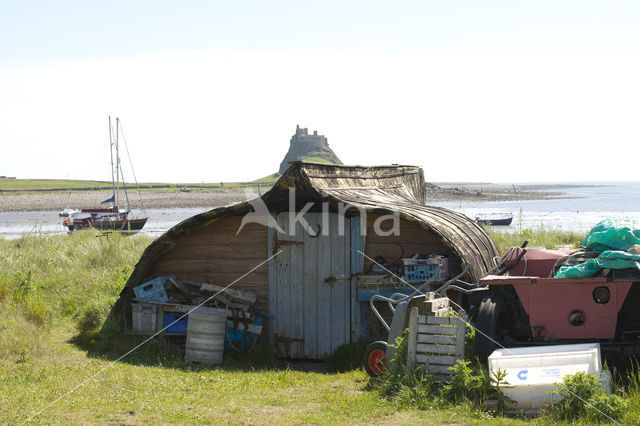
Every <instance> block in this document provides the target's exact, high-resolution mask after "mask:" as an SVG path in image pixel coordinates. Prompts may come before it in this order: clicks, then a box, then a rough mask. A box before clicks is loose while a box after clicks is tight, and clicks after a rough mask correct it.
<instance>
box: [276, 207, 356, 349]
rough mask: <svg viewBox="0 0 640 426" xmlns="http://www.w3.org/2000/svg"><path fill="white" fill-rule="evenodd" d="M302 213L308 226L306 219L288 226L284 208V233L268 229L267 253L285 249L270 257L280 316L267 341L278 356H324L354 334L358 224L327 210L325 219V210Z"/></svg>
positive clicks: (281, 224)
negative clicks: (354, 249) (354, 244)
mask: <svg viewBox="0 0 640 426" xmlns="http://www.w3.org/2000/svg"><path fill="white" fill-rule="evenodd" d="M292 214H293V213H292ZM303 218H304V220H305V221H306V223H308V224H309V228H308V229H305V227H303V225H302V223H300V222H302V221H298V222H297V223H294V224H293V226H294V227H295V229H290V228H291V226H290V223H289V213H288V212H284V213H280V214H278V216H277V217H276V222H277V223H278V226H279V228H280V230H281V231H283V232H279V231H278V230H276V229H273V228H269V230H268V241H269V242H268V245H269V256H272V255H273V254H275V253H277V252H278V251H279V250H282V252H281V253H280V254H279V255H278V256H276V257H275V258H274V259H272V260H271V261H270V262H269V310H270V312H271V313H272V314H274V315H275V316H276V319H275V320H272V321H270V325H269V326H270V330H269V340H270V342H271V344H272V347H274V348H275V350H276V353H277V355H278V356H279V357H283V358H294V359H296V358H297V359H323V358H324V357H326V356H327V355H329V354H330V353H332V352H333V351H334V350H335V349H336V348H337V347H338V346H340V345H342V344H345V343H350V342H351V339H352V335H353V328H352V326H354V323H355V298H354V296H355V289H354V288H352V287H353V286H354V280H353V279H352V277H351V272H352V271H351V269H352V267H351V264H352V253H351V243H350V242H351V239H352V238H353V236H352V235H351V230H352V225H354V224H352V220H353V219H350V218H344V217H342V219H340V217H339V215H338V214H337V213H328V214H326V216H325V218H324V223H323V214H322V213H307V214H305V215H304V216H303ZM357 219H358V224H359V218H357ZM303 223H304V222H303ZM341 223H342V224H341ZM354 227H355V228H357V229H358V231H359V225H358V226H354ZM358 233H359V232H358Z"/></svg>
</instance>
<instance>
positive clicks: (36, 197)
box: [0, 182, 598, 212]
mask: <svg viewBox="0 0 640 426" xmlns="http://www.w3.org/2000/svg"><path fill="white" fill-rule="evenodd" d="M593 186H598V185H570V184H568V185H557V184H553V185H540V184H537V185H515V186H513V185H498V184H493V183H484V182H480V183H478V182H438V183H435V184H427V194H426V199H427V204H429V202H446V201H460V202H486V201H517V200H545V199H550V198H553V199H558V198H573V197H567V196H566V194H564V193H562V192H559V191H558V190H561V189H563V188H583V187H593ZM552 190H554V191H552ZM264 191H265V189H262V190H261V193H264ZM258 195H259V194H258V191H257V190H256V189H251V190H250V191H248V192H245V191H239V190H219V189H217V190H204V189H202V190H197V189H195V190H191V191H189V192H181V191H166V192H165V191H158V190H156V191H144V192H142V201H143V202H142V203H141V202H140V198H139V196H138V194H137V192H136V191H131V193H130V194H129V200H130V203H131V208H132V209H137V210H141V209H142V208H143V205H144V208H147V209H163V208H197V207H203V208H207V207H211V208H214V207H219V206H224V205H228V204H231V203H234V202H238V201H244V200H246V199H247V198H251V197H255V196H258ZM110 196H111V192H110V191H68V192H55V193H37V192H32V193H21V194H9V193H4V194H2V195H0V211H2V212H18V211H57V210H62V209H64V208H65V207H72V208H83V207H84V208H89V207H96V206H98V205H99V204H100V202H101V201H103V200H106V199H107V198H109V197H110ZM123 201H124V200H123ZM121 204H122V203H121Z"/></svg>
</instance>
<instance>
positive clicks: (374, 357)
mask: <svg viewBox="0 0 640 426" xmlns="http://www.w3.org/2000/svg"><path fill="white" fill-rule="evenodd" d="M363 364H364V369H365V370H366V371H367V374H369V376H371V377H378V376H380V375H382V374H383V373H384V372H385V371H387V342H385V341H382V340H378V341H377V342H373V343H371V344H369V346H367V349H365V351H364V360H363Z"/></svg>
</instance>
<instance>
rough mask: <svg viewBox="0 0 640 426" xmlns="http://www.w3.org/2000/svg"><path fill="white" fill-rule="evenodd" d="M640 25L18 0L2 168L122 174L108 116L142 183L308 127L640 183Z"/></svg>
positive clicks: (384, 146)
mask: <svg viewBox="0 0 640 426" xmlns="http://www.w3.org/2000/svg"><path fill="white" fill-rule="evenodd" d="M638 22H640V3H639V2H637V1H615V0H613V1H588V0H582V1H561V0H556V1H544V0H540V1H516V0H510V1H456V0H451V1H401V0H400V1H397V2H389V1H386V2H383V1H345V0H343V1H331V0H325V1H322V2H311V1H300V0H298V1H252V0H245V1H242V2H237V1H236V2H232V1H224V2H223V1H195V0H191V1H189V0H185V1H182V2H176V1H161V0H153V1H151V0H137V1H130V0H128V1H123V0H122V1H121V0H115V1H109V2H104V1H97V0H78V1H66V0H60V1H56V2H51V1H43V0H1V1H0V147H1V149H2V152H1V153H0V175H7V176H16V177H18V178H69V179H96V180H110V178H111V172H110V165H109V133H108V128H107V124H108V121H107V120H108V117H109V116H111V117H113V118H115V117H119V118H120V122H121V124H122V128H123V133H124V135H125V138H126V142H127V148H128V150H129V153H130V157H131V159H132V161H133V166H134V169H135V175H136V177H137V179H138V180H139V181H142V182H185V183H186V182H219V181H245V180H253V179H257V178H260V177H263V176H266V175H268V174H271V173H274V172H276V171H277V169H278V166H279V163H280V161H281V160H282V158H283V157H284V154H285V153H286V151H287V149H288V147H289V140H290V138H291V136H292V135H293V133H294V132H295V127H296V125H298V124H299V125H300V126H301V127H308V128H309V130H310V131H313V130H318V133H320V134H323V135H325V136H327V138H328V141H329V145H330V146H331V147H332V149H333V150H334V151H335V152H336V154H337V155H338V156H339V157H340V158H341V159H342V161H343V162H344V163H345V164H360V165H381V164H391V163H398V164H411V165H418V166H422V167H423V168H424V171H425V177H426V179H427V180H429V181H434V182H443V181H475V182H479V181H484V182H550V181H554V182H556V181H603V180H612V181H619V180H638V179H639V178H638V174H637V171H636V170H637V164H638V163H637V159H638V157H639V154H640V148H639V142H640V101H639V100H640V78H639V77H638V76H640V25H638ZM121 157H122V158H123V161H125V162H127V163H128V161H126V157H125V156H124V155H122V156H121ZM125 177H126V178H127V180H131V178H132V173H131V172H130V171H129V170H127V169H125Z"/></svg>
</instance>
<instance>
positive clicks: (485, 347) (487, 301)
mask: <svg viewBox="0 0 640 426" xmlns="http://www.w3.org/2000/svg"><path fill="white" fill-rule="evenodd" d="M505 310H506V306H505V301H504V298H503V297H501V296H499V295H489V296H487V297H485V298H484V300H483V301H482V303H481V304H480V308H479V309H478V316H477V320H476V337H475V342H474V350H475V353H476V356H477V357H478V359H479V360H480V361H481V362H483V363H486V362H487V358H489V355H491V353H492V352H493V351H494V350H495V349H496V348H497V347H498V345H497V344H496V343H495V341H496V340H497V341H500V338H501V335H502V332H503V331H504V330H503V326H502V325H501V324H500V323H499V322H498V321H499V319H500V316H501V315H502V314H503V313H504V312H505ZM479 331H480V332H479ZM483 333H484V334H483Z"/></svg>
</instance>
